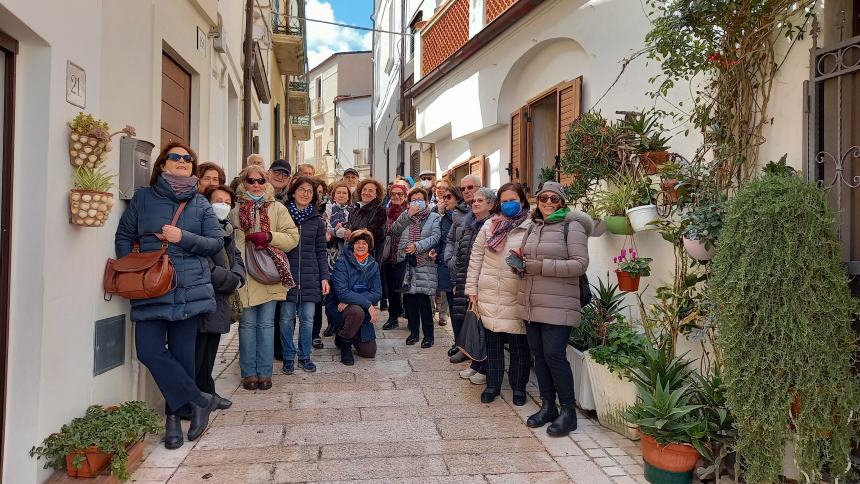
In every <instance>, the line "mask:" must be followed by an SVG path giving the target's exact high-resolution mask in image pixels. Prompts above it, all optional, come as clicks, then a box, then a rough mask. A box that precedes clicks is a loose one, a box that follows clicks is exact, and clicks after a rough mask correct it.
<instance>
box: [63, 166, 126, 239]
mask: <svg viewBox="0 0 860 484" xmlns="http://www.w3.org/2000/svg"><path fill="white" fill-rule="evenodd" d="M114 176H115V175H113V174H110V173H108V172H106V171H105V169H104V167H103V166H100V167H98V168H88V167H86V166H82V167H80V168H78V169H77V170H75V179H74V180H75V188H74V189H72V190H70V191H69V223H71V224H73V225H79V226H81V227H101V226H103V225H104V224H105V221H107V219H108V217H109V216H110V212H111V209H112V208H113V204H114V198H113V193H110V192H109V191H108V190H110V189H111V187H113V185H114V184H113V178H114Z"/></svg>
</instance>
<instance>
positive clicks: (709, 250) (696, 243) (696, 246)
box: [684, 237, 716, 261]
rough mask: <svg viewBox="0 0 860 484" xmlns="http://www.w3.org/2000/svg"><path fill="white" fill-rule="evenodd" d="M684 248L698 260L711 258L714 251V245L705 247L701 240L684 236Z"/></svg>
mask: <svg viewBox="0 0 860 484" xmlns="http://www.w3.org/2000/svg"><path fill="white" fill-rule="evenodd" d="M684 248H685V249H687V253H688V254H690V257H692V258H693V259H696V260H699V261H706V260H711V259H713V257H714V254H715V253H716V247H714V246H713V245H710V247H707V246H706V245H705V243H704V242H703V241H701V240H694V239H688V238H687V237H684Z"/></svg>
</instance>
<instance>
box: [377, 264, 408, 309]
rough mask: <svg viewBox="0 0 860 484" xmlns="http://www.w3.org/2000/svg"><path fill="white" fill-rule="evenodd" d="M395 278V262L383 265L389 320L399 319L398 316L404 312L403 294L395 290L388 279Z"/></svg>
mask: <svg viewBox="0 0 860 484" xmlns="http://www.w3.org/2000/svg"><path fill="white" fill-rule="evenodd" d="M392 279H394V264H385V265H383V266H382V280H383V281H386V282H385V284H384V287H385V294H386V295H387V296H388V320H389V321H392V320H393V321H397V318H399V317H400V316H401V314H403V300H402V297H403V296H404V295H403V294H401V293H399V292H397V291H395V290H393V289H392V288H391V285H390V284H388V281H390V280H392Z"/></svg>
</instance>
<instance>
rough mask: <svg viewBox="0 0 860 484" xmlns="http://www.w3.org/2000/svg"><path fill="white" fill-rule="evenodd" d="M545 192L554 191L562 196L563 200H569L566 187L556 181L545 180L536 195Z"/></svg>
mask: <svg viewBox="0 0 860 484" xmlns="http://www.w3.org/2000/svg"><path fill="white" fill-rule="evenodd" d="M543 193H554V194H556V195H558V196H559V197H561V199H562V201H564V200H567V195H565V193H564V187H563V186H561V183H559V182H554V181H545V182H543V186H542V187H541V188H540V190H538V192H537V194H536V195H535V196H536V197H539V196H541V194H543Z"/></svg>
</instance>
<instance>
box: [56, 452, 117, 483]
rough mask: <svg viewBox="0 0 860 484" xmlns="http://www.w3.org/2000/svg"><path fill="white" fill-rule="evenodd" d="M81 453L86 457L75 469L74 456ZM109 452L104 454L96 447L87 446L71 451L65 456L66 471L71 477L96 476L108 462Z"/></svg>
mask: <svg viewBox="0 0 860 484" xmlns="http://www.w3.org/2000/svg"><path fill="white" fill-rule="evenodd" d="M78 455H83V456H85V457H86V458H85V459H84V461H83V462H82V463H81V468H80V469H75V466H74V464H73V462H74V460H75V457H76V456H78ZM110 459H111V456H110V454H105V453H104V452H102V451H100V450H99V448H98V447H95V446H93V447H87V448H86V449H84V450H82V451H79V452H73V453H71V454H69V455H67V456H66V473H68V474H69V476H71V477H96V476H97V475H98V474H99V472H101V471H102V469H104V468H105V467H107V465H108V464H109V463H110Z"/></svg>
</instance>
